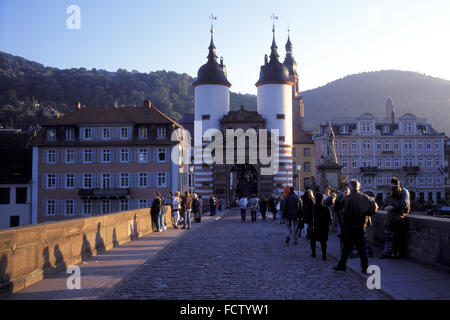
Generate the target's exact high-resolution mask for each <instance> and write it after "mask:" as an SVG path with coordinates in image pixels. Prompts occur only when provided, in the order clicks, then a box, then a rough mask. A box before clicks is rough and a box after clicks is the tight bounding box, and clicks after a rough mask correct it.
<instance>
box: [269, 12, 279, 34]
mask: <svg viewBox="0 0 450 320" xmlns="http://www.w3.org/2000/svg"><path fill="white" fill-rule="evenodd" d="M270 18H271V19H272V20H273V28H272V32H273V33H275V20H278V16H276V15H275V13H273V14H272V16H271V17H270Z"/></svg>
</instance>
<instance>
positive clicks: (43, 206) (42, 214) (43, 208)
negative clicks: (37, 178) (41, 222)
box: [41, 200, 47, 216]
mask: <svg viewBox="0 0 450 320" xmlns="http://www.w3.org/2000/svg"><path fill="white" fill-rule="evenodd" d="M41 210H42V212H41V216H46V215H47V200H42V208H41Z"/></svg>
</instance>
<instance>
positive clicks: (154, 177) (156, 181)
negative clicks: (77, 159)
mask: <svg viewBox="0 0 450 320" xmlns="http://www.w3.org/2000/svg"><path fill="white" fill-rule="evenodd" d="M153 186H154V187H155V188H160V186H159V185H158V172H155V173H154V174H153Z"/></svg>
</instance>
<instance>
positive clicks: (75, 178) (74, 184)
mask: <svg viewBox="0 0 450 320" xmlns="http://www.w3.org/2000/svg"><path fill="white" fill-rule="evenodd" d="M78 177H79V175H78V174H76V173H74V174H73V187H74V188H78ZM80 186H81V184H80Z"/></svg>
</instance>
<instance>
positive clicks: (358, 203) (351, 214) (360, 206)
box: [333, 180, 378, 273]
mask: <svg viewBox="0 0 450 320" xmlns="http://www.w3.org/2000/svg"><path fill="white" fill-rule="evenodd" d="M360 188H361V185H360V183H359V181H357V180H352V181H350V194H349V195H348V196H346V197H343V198H341V199H340V201H338V202H336V204H335V209H336V210H338V211H340V212H341V213H342V225H343V229H342V240H343V248H342V251H341V260H340V261H339V263H338V264H337V265H336V266H335V267H333V269H334V270H340V271H346V269H347V268H346V265H347V259H348V257H349V255H350V253H351V252H352V249H353V245H355V246H356V249H357V250H358V254H359V257H360V259H361V272H362V273H367V267H368V266H369V261H368V259H367V253H366V248H365V247H366V243H365V239H364V225H365V223H366V217H367V216H373V215H374V214H375V213H376V212H377V211H378V206H377V204H376V202H375V199H374V198H371V197H369V196H367V195H365V194H362V193H360Z"/></svg>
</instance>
